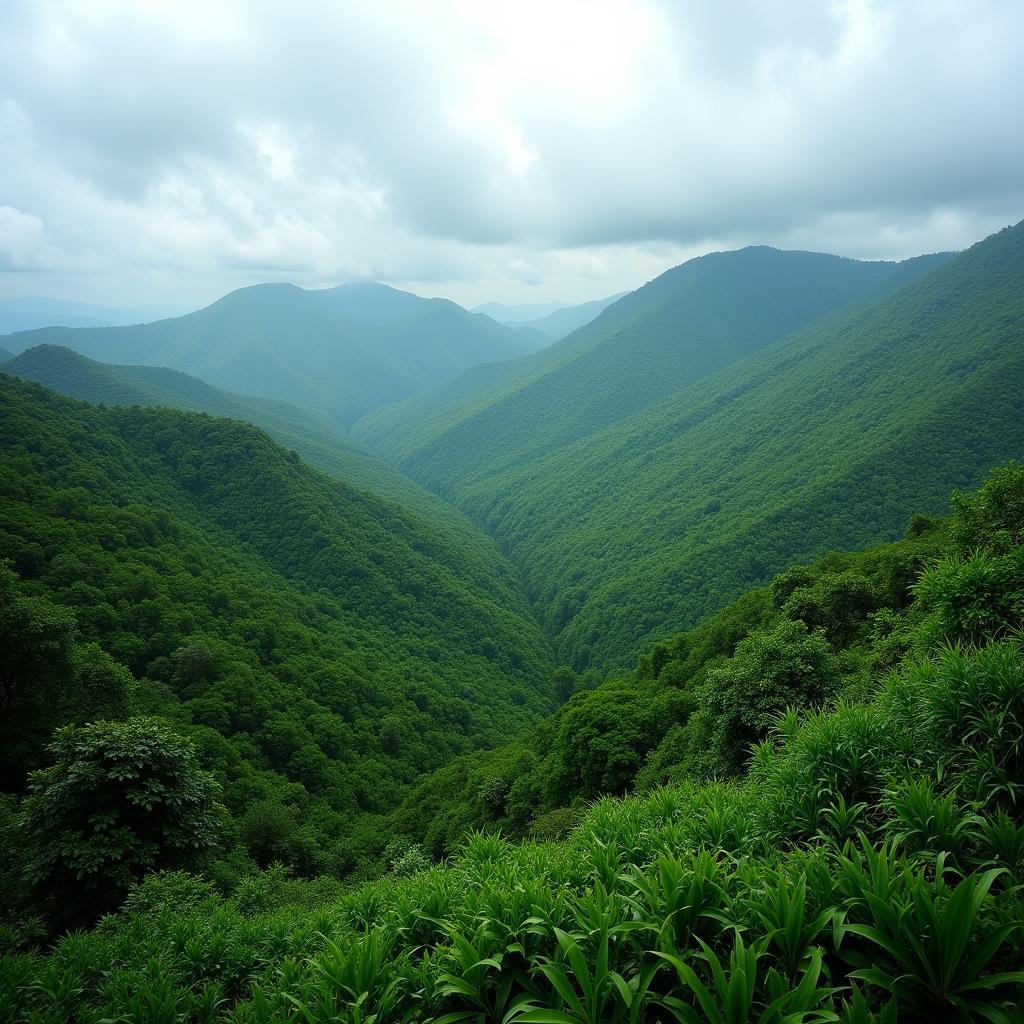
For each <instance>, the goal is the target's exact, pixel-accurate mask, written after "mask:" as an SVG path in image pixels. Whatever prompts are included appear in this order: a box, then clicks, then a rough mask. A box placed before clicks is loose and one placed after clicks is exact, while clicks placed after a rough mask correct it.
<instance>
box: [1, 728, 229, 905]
mask: <svg viewBox="0 0 1024 1024" xmlns="http://www.w3.org/2000/svg"><path fill="white" fill-rule="evenodd" d="M47 749H48V750H49V752H50V755H51V757H52V759H53V764H52V765H51V766H50V767H49V768H45V769H42V770H41V771H37V772H33V773H32V775H31V777H30V780H29V789H30V794H31V795H30V796H29V797H28V798H27V799H26V800H25V802H24V804H23V806H22V811H21V815H20V827H21V828H22V829H23V830H24V832H25V833H26V834H27V835H29V836H30V837H31V843H32V846H31V850H30V853H29V856H28V862H27V866H26V871H27V875H28V880H29V882H30V884H31V885H32V887H33V888H34V889H36V890H37V892H38V893H39V895H40V896H41V897H42V898H43V899H44V901H45V903H46V905H47V906H48V907H49V909H50V912H51V914H52V915H53V917H54V918H55V919H56V920H58V921H60V922H62V923H65V922H66V923H79V922H88V921H90V920H93V919H95V918H96V917H97V916H99V915H100V914H102V913H105V912H107V911H109V910H113V909H114V908H115V907H117V906H118V905H119V904H120V903H121V901H122V900H123V899H124V897H125V895H126V894H127V892H128V890H129V889H130V887H131V885H132V884H133V883H135V882H138V881H139V880H140V879H141V878H142V877H143V876H144V875H145V874H147V873H148V872H150V871H158V870H161V869H175V868H187V867H190V866H193V865H195V864H197V863H201V862H202V861H203V859H204V858H205V856H206V855H207V854H208V853H209V851H211V850H212V849H213V848H214V847H215V846H216V845H217V841H218V836H219V834H220V831H221V827H222V817H221V816H222V813H226V812H224V811H223V808H222V807H221V806H220V805H219V804H218V803H217V799H216V795H217V787H216V785H215V783H214V782H213V779H212V778H211V777H210V776H209V775H208V774H207V773H205V772H203V771H201V770H200V768H199V766H198V764H197V763H196V759H195V753H194V750H193V747H192V745H191V743H189V742H188V741H187V740H185V739H183V738H182V737H180V736H177V735H175V734H174V733H172V732H170V731H169V730H168V729H167V728H166V727H165V726H163V725H161V724H160V723H159V722H158V721H156V720H154V719H146V718H136V719H130V720H129V721H127V722H96V723H94V724H92V725H86V726H73V725H71V726H65V727H64V728H62V729H60V730H58V732H57V733H56V735H55V737H54V741H53V742H52V743H51V744H50V745H49V747H48V748H47Z"/></svg>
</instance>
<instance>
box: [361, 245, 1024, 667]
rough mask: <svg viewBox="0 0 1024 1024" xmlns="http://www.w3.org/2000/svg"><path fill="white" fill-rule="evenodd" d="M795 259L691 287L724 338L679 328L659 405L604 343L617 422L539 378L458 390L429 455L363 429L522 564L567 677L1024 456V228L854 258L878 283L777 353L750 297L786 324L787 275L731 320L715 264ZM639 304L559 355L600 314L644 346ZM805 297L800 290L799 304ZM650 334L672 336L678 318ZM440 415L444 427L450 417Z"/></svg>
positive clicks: (615, 660) (424, 432)
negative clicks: (896, 255)
mask: <svg viewBox="0 0 1024 1024" xmlns="http://www.w3.org/2000/svg"><path fill="white" fill-rule="evenodd" d="M786 255H787V254H779V253H773V252H772V251H770V250H755V251H753V252H751V251H749V250H746V251H744V252H742V253H737V254H732V255H731V256H728V255H725V256H722V257H719V258H717V259H715V260H711V261H710V262H708V263H706V264H705V265H704V266H701V267H698V268H695V271H694V273H696V274H697V275H698V276H699V278H700V279H701V281H702V287H701V288H700V289H697V292H698V296H699V295H706V294H709V293H710V294H711V295H717V296H721V297H722V301H721V302H718V303H715V304H714V305H712V306H709V305H707V304H702V305H698V306H696V308H698V309H705V310H710V309H716V310H717V311H718V313H719V316H717V317H715V318H712V317H711V316H710V313H709V315H708V316H707V317H706V319H705V321H704V322H705V324H706V331H707V336H708V337H709V338H712V339H715V341H714V344H713V345H711V346H710V347H708V346H704V345H703V344H702V342H701V340H700V338H701V334H700V332H697V331H696V330H691V328H690V327H689V326H687V332H688V333H687V337H689V338H690V339H691V344H690V345H689V346H687V348H686V356H687V362H688V363H689V364H690V365H691V366H692V367H693V369H692V370H691V373H690V379H689V380H688V381H683V382H682V383H680V378H682V377H683V376H684V374H683V373H681V372H679V371H681V370H682V366H680V363H681V362H682V360H678V359H677V360H676V361H675V365H676V366H677V372H676V374H675V376H676V378H677V382H676V384H675V385H673V391H672V393H671V394H669V395H667V396H664V395H663V396H662V397H661V398H660V400H657V401H655V400H652V398H651V394H650V393H651V392H654V393H657V392H659V391H662V390H663V388H661V387H657V386H655V384H654V382H653V378H652V377H651V374H652V373H653V365H654V364H652V366H651V368H650V369H648V367H647V363H646V362H644V361H642V360H640V358H639V353H634V352H633V351H632V350H630V349H628V348H625V346H624V347H623V348H622V349H620V350H619V351H617V352H616V350H615V349H614V346H610V347H609V346H607V345H606V348H605V352H606V354H608V355H609V357H610V364H611V365H618V367H619V369H620V378H621V381H620V385H619V386H618V387H617V388H613V387H611V382H610V381H609V382H607V383H608V387H607V388H606V390H605V391H604V392H602V394H603V395H604V398H605V406H606V407H611V408H612V410H613V412H611V413H609V412H608V411H607V409H602V410H601V411H600V414H599V415H597V416H594V417H592V416H590V415H589V413H590V411H591V409H592V408H593V402H592V400H591V399H592V396H590V395H583V396H581V395H580V391H579V389H578V388H575V387H574V386H573V380H572V379H571V376H570V375H569V374H568V373H565V374H563V380H564V387H563V389H562V392H561V394H560V395H558V393H557V392H555V394H554V395H553V394H552V392H551V391H550V390H549V388H548V383H547V382H548V380H549V379H550V378H552V377H553V376H554V373H553V372H552V369H551V367H550V366H546V367H543V368H542V369H541V370H540V371H539V372H538V371H536V369H535V370H534V376H533V378H527V379H526V382H525V383H523V380H524V378H523V376H522V373H523V371H522V370H516V373H518V374H520V376H519V377H518V381H517V382H516V381H514V382H513V384H511V385H510V384H509V380H510V375H508V374H506V376H505V377H504V378H503V379H498V378H497V376H495V377H494V378H492V380H491V382H490V383H489V385H486V384H485V386H484V387H478V388H477V389H475V390H474V389H472V388H467V389H466V393H465V394H463V395H461V396H460V397H459V401H460V403H461V407H462V408H463V409H465V410H471V411H469V412H468V413H467V414H466V415H465V416H464V419H463V422H462V423H460V424H457V425H456V426H455V427H453V428H451V429H449V430H447V431H445V430H443V429H436V426H437V425H436V423H434V422H433V421H429V420H427V418H426V417H423V420H422V422H421V425H420V429H419V434H420V436H421V437H423V438H425V440H424V441H422V442H420V443H416V442H414V441H413V440H412V438H411V436H410V435H409V434H408V433H403V432H402V431H401V430H399V429H398V428H393V430H392V432H391V433H389V432H388V430H387V428H386V424H385V419H386V417H384V416H378V417H371V418H370V419H368V421H367V426H366V429H365V430H362V431H359V432H358V433H357V436H362V437H364V438H366V439H368V440H372V441H376V442H377V444H378V445H379V446H380V449H381V450H382V451H385V452H387V453H389V454H391V455H392V457H394V458H395V459H396V461H398V462H399V464H401V465H402V466H403V467H405V468H406V469H407V470H408V471H409V472H410V473H411V474H412V475H413V476H414V477H416V478H417V479H419V480H421V481H422V482H424V483H426V484H427V485H428V486H430V487H432V488H433V489H435V490H438V491H439V492H441V493H444V494H445V495H446V496H449V497H450V498H451V499H452V500H453V501H454V502H455V503H456V504H458V505H459V506H460V507H461V508H463V509H464V510H466V511H467V512H468V513H469V514H470V515H471V516H472V517H474V518H475V519H476V520H477V521H478V522H480V523H482V524H485V525H486V527H487V529H488V531H489V532H491V533H492V534H493V536H495V538H496V539H497V540H498V541H499V543H500V544H501V545H502V546H503V549H504V550H506V551H507V552H508V553H509V554H510V555H511V556H512V557H513V559H514V560H515V561H516V562H517V563H518V564H519V565H520V566H521V568H522V570H523V572H524V576H525V579H526V582H527V587H528V591H529V593H530V595H531V598H532V599H533V601H534V605H535V608H536V609H537V610H538V613H539V614H540V615H541V617H542V620H543V621H544V623H545V625H546V626H547V628H548V629H549V631H550V632H551V634H552V635H554V636H556V637H557V641H556V643H557V648H558V650H559V652H560V654H561V655H562V657H564V658H566V659H571V661H572V662H573V663H574V664H575V665H576V666H577V667H584V666H586V665H588V664H597V665H602V666H608V665H616V664H623V663H624V659H628V658H630V657H632V656H633V655H635V654H636V653H637V652H638V651H639V650H640V649H641V648H642V647H643V645H645V644H646V643H647V642H648V641H649V639H650V638H657V637H660V636H665V635H667V634H668V633H670V632H672V631H673V630H674V629H678V628H680V627H685V626H687V625H691V624H694V623H696V622H698V621H700V620H701V619H702V618H704V617H705V616H707V615H708V614H709V613H711V612H713V611H714V610H715V609H716V608H719V607H721V606H722V604H723V603H724V602H725V601H726V600H728V599H729V598H730V597H732V596H735V595H736V594H739V593H741V592H743V590H745V589H746V588H748V587H749V586H750V585H753V584H756V583H758V582H759V581H761V580H764V579H766V578H769V577H770V576H771V575H772V574H773V573H775V572H777V571H779V570H780V569H782V568H783V567H784V566H785V565H787V564H789V563H790V562H792V561H794V560H799V561H807V560H810V559H812V558H814V557H817V556H819V555H821V554H823V553H824V552H825V551H827V550H829V549H830V548H832V547H836V546H857V545H860V544H865V543H869V542H871V541H874V540H878V539H884V538H887V537H892V536H894V535H895V534H896V532H898V531H899V530H900V529H901V527H902V524H903V523H904V522H905V521H906V518H907V516H908V515H909V514H910V512H911V511H912V510H914V509H915V508H923V509H924V510H926V511H927V510H929V509H931V508H935V507H937V506H938V505H940V504H941V502H942V501H943V499H944V495H945V494H946V493H947V492H948V491H949V490H950V489H951V488H953V487H955V486H967V485H970V484H972V483H974V482H976V481H977V480H978V479H980V477H981V475H982V474H983V473H984V471H985V470H986V469H987V468H989V467H990V466H992V465H993V464H995V463H997V462H999V461H1002V460H1004V459H1005V458H1007V457H1011V456H1014V455H1017V454H1019V453H1020V451H1021V450H1022V448H1024V415H1022V412H1024V399H1022V397H1021V396H1022V395H1024V348H1022V346H1021V329H1022V322H1024V304H1022V302H1021V295H1022V294H1024V225H1018V226H1017V227H1015V228H1013V229H1007V230H1006V231H1004V232H1001V233H1000V234H998V235H995V236H993V237H992V238H990V239H987V240H986V241H985V242H982V243H979V244H978V245H976V246H975V247H973V248H972V249H971V250H969V251H967V252H965V253H963V254H961V255H959V256H957V257H955V258H953V259H951V260H949V261H948V262H945V263H944V265H940V266H934V264H935V263H936V262H939V261H935V260H930V261H925V263H924V265H922V264H921V263H920V261H918V262H913V261H912V262H911V263H910V264H909V265H907V264H901V265H899V266H897V267H895V268H891V269H890V270H889V277H888V278H886V277H885V276H884V275H883V273H882V271H883V268H882V267H879V265H871V264H868V265H857V264H854V267H863V268H864V272H865V273H867V274H870V275H876V276H875V278H874V282H873V287H874V293H872V292H871V289H870V288H868V289H867V290H864V291H862V292H861V294H860V297H859V298H858V299H857V300H856V301H855V302H854V303H853V304H852V305H851V306H849V307H848V308H847V309H845V310H839V311H833V312H831V313H830V314H829V315H827V316H825V317H824V318H822V319H819V320H817V321H812V322H811V323H809V324H806V325H805V326H803V327H802V329H800V330H797V331H795V332H792V333H790V334H788V336H783V337H780V338H778V339H776V340H775V342H774V344H769V343H767V342H766V341H765V339H764V335H763V333H760V332H759V331H758V330H757V329H756V327H757V324H758V323H760V322H761V321H760V319H759V317H758V315H757V314H758V309H759V306H758V304H757V303H754V302H753V298H754V296H755V295H760V296H761V298H762V299H763V300H764V302H765V304H766V305H767V308H768V309H772V308H774V309H776V310H777V311H778V313H779V315H778V316H777V318H776V320H775V321H774V322H775V325H776V327H777V329H779V330H781V329H782V327H783V324H784V322H785V321H789V322H791V321H792V316H791V315H790V314H789V313H786V315H782V314H783V313H785V312H786V311H785V309H784V308H783V304H781V299H780V293H779V289H778V285H779V283H780V282H781V280H782V279H783V278H784V275H783V274H782V272H781V269H780V273H779V274H778V275H776V277H775V283H774V284H773V285H772V287H768V284H767V282H768V281H770V280H772V279H771V278H770V277H768V278H762V277H757V278H749V280H750V281H751V282H753V281H757V280H759V281H762V284H763V287H761V288H760V289H757V290H755V291H753V292H750V293H749V295H748V297H749V298H750V300H751V303H752V304H751V303H748V304H747V305H745V306H744V307H743V308H742V309H741V310H740V311H738V312H736V314H735V316H734V317H733V318H732V319H730V320H725V318H726V316H727V314H728V313H729V309H728V306H727V303H726V302H725V296H727V295H730V294H732V295H733V296H734V298H735V299H736V300H737V301H738V300H739V299H740V297H741V290H740V289H738V288H737V287H735V286H734V285H733V284H732V283H731V282H732V278H731V275H725V278H724V279H723V280H718V279H717V278H716V277H715V276H714V275H710V270H711V267H712V266H714V264H717V265H718V266H719V267H721V268H723V269H726V268H728V267H729V266H730V264H734V265H736V266H738V267H743V266H745V265H746V264H747V263H748V262H749V261H751V260H753V261H755V262H756V263H759V264H762V265H767V264H772V263H775V264H776V265H778V266H779V267H780V268H781V266H782V265H784V264H785V262H786V260H785V259H784V257H785V256H786ZM799 258H800V259H801V261H803V260H805V259H806V261H807V265H809V266H813V265H817V264H816V261H815V260H814V259H812V258H810V257H806V258H805V257H803V256H802V254H801V255H800V256H799ZM697 262H698V263H700V261H697ZM839 262H840V263H841V262H842V261H839ZM824 265H825V266H829V265H830V264H829V263H828V262H826V264H824ZM689 266H690V265H689V264H687V265H686V266H684V267H683V268H680V270H679V271H677V272H672V273H671V274H670V275H669V279H670V280H671V278H672V277H678V278H685V277H686V276H687V273H688V272H687V270H686V268H687V267H689ZM831 266H834V267H835V269H836V270H837V271H838V270H839V263H837V264H831ZM929 266H931V267H932V268H933V269H930V270H929V269H928V267H929ZM922 270H926V271H927V272H926V273H924V275H923V276H921V272H922ZM855 272H856V273H858V274H860V273H861V271H860V270H856V271H855ZM709 275H710V276H709ZM743 276H744V277H746V275H743ZM915 277H916V278H917V279H916V280H915V279H914V278H915ZM908 278H909V283H905V282H907V279H908ZM659 282H661V279H659V281H656V282H653V283H652V284H653V285H657V286H658V290H660V289H662V288H667V287H668V284H669V282H667V281H666V282H662V283H660V284H659ZM899 284H902V285H903V286H902V287H898V288H896V290H895V291H892V289H893V287H895V286H896V285H899ZM648 287H651V286H648ZM642 291H643V290H641V292H637V293H633V294H632V295H630V296H627V298H626V299H623V300H620V302H618V303H616V304H615V305H614V306H612V307H611V308H610V309H609V310H607V311H606V312H605V313H604V314H603V315H602V317H599V318H598V320H597V321H595V322H594V325H592V326H591V327H590V328H586V329H585V330H584V331H582V332H577V334H576V335H574V336H570V338H567V339H566V340H565V341H564V342H562V343H560V344H559V345H556V346H553V348H552V350H551V353H552V355H551V357H550V358H553V354H554V352H555V351H556V350H558V349H561V350H563V351H566V352H570V351H571V350H573V349H574V348H576V347H579V346H580V345H581V342H582V341H583V340H585V339H586V338H588V337H591V336H592V333H593V331H594V330H596V329H597V327H598V325H599V324H601V322H602V320H618V319H620V318H622V325H623V327H622V334H621V335H620V337H621V338H622V339H623V342H625V341H627V340H629V339H630V338H632V337H636V336H637V335H636V334H635V333H633V334H631V333H630V330H631V321H630V320H628V319H626V318H625V312H626V310H628V308H629V307H630V306H631V305H634V304H635V303H636V302H638V301H639V298H640V296H641V295H642ZM803 291H804V289H803V288H801V287H798V286H797V285H792V286H791V290H790V294H791V296H797V297H799V296H800V295H801V294H802V293H803ZM886 291H890V292H891V294H885V293H886ZM801 301H804V302H806V301H809V299H801ZM804 308H805V311H806V309H807V307H806V306H805V307H804ZM639 322H640V323H643V322H644V321H643V320H642V319H641V320H640V321H639ZM647 322H648V323H649V324H650V328H651V330H650V333H651V336H652V338H654V339H657V338H658V337H663V338H664V339H665V344H666V345H668V344H669V343H670V341H671V337H670V334H669V332H668V330H667V327H666V325H667V324H668V323H671V320H669V321H662V322H659V321H658V320H656V319H653V318H650V317H649V318H648V321H647ZM659 323H661V326H662V327H666V329H665V330H664V331H663V333H661V334H659V331H658V329H657V328H658V326H659ZM723 323H728V324H729V330H728V331H726V330H725V327H723ZM740 328H746V329H745V330H742V329H740ZM632 329H633V330H634V331H635V328H632ZM680 330H682V328H680ZM730 332H736V333H730ZM607 334H608V335H609V336H610V337H612V338H614V336H615V331H614V329H613V328H611V327H609V329H608V330H607ZM759 342H761V343H760V344H759ZM758 348H760V349H761V351H757V349H758ZM726 359H731V360H732V362H731V365H728V364H726V365H724V366H723V362H724V361H725V360H726ZM638 361H639V363H640V369H639V372H638V373H633V367H634V366H635V365H636V363H637V362H638ZM672 363H673V361H672V360H668V361H667V364H666V365H669V366H671V365H672ZM537 365H538V364H537V362H536V361H535V362H534V364H533V366H534V367H535V368H536V367H537ZM568 365H569V366H571V365H572V364H571V363H569V364H568ZM555 372H557V370H556V371H555ZM513 376H514V375H513ZM577 376H579V375H577ZM671 376H672V374H670V373H668V372H667V371H666V373H665V377H666V378H668V377H671ZM590 379H591V381H593V378H590ZM637 379H640V380H643V381H644V389H643V390H642V392H641V393H639V394H638V393H637V392H636V388H635V385H634V383H633V382H634V381H635V380H637ZM453 391H454V387H453V388H449V389H448V394H449V395H451V394H452V392H453ZM481 395H483V397H481ZM495 395H497V396H498V397H494V396H495ZM474 403H476V405H475V406H474ZM410 405H411V403H410ZM424 405H425V399H420V400H419V401H418V406H417V407H418V408H421V407H423V406H424ZM581 405H582V406H583V407H584V409H585V410H586V415H584V414H583V413H580V415H579V419H578V420H577V419H575V418H574V415H573V414H574V413H577V412H579V410H580V406H581ZM630 407H632V408H633V413H632V415H628V416H623V415H618V413H617V410H622V409H628V408H630ZM637 407H639V410H638V409H637ZM520 408H522V409H528V410H529V416H528V417H523V416H519V415H517V413H518V412H519V410H520ZM400 413H401V410H400V409H397V410H396V411H395V414H394V416H393V418H392V419H393V422H395V423H397V422H398V420H399V415H400ZM439 415H443V416H447V417H448V418H449V419H451V418H452V413H451V408H450V406H449V407H446V406H443V405H442V413H441V414H439ZM499 419H500V420H501V422H502V426H501V427H500V428H499V426H498V421H499ZM524 419H528V420H529V423H530V424H531V426H524V425H523V421H524ZM606 424H607V425H606ZM405 426H406V427H407V426H408V424H405ZM601 426H605V429H599V428H600V427H601ZM396 437H397V438H398V440H396Z"/></svg>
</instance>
